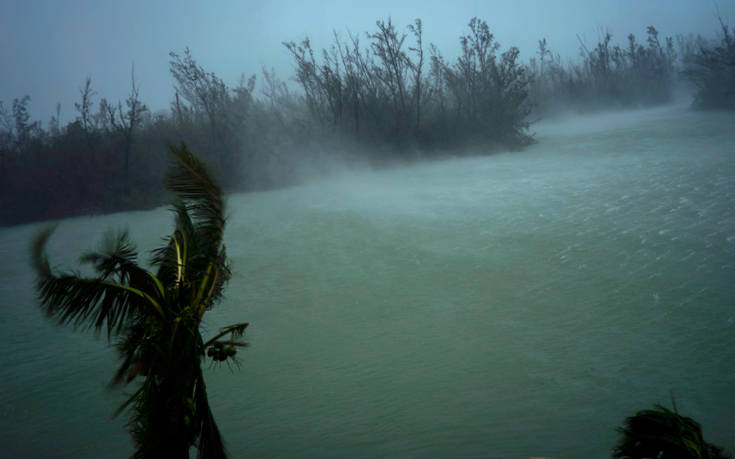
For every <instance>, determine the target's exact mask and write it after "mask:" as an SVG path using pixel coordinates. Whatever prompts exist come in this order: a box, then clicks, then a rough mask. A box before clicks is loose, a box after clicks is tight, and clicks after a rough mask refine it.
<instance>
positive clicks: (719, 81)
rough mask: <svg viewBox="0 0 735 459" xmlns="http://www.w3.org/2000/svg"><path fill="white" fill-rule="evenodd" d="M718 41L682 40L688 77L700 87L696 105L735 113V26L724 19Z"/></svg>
mask: <svg viewBox="0 0 735 459" xmlns="http://www.w3.org/2000/svg"><path fill="white" fill-rule="evenodd" d="M720 28H721V35H720V38H719V39H718V40H706V39H704V38H702V37H696V38H693V39H689V40H682V51H683V52H682V54H683V56H682V60H683V65H684V71H683V73H684V75H685V76H686V78H687V80H689V81H691V82H692V83H693V84H694V86H695V87H696V93H695V96H694V105H695V106H696V107H698V108H702V109H727V110H735V27H732V28H728V25H727V24H725V22H724V21H722V19H720Z"/></svg>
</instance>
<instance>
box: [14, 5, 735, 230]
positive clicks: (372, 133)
mask: <svg viewBox="0 0 735 459" xmlns="http://www.w3.org/2000/svg"><path fill="white" fill-rule="evenodd" d="M722 31H723V36H722V37H721V39H720V40H719V41H712V40H705V39H703V38H701V37H697V38H688V39H683V38H682V39H680V40H679V43H678V45H679V46H678V47H679V50H680V51H679V53H677V52H676V49H675V47H674V44H673V41H672V39H671V38H661V37H660V36H659V33H658V31H657V30H656V29H655V28H653V27H649V28H648V30H647V32H646V39H645V40H644V41H642V42H641V41H639V40H638V39H636V37H635V36H633V35H632V34H631V35H629V36H628V39H627V42H626V43H625V44H624V45H617V44H614V42H613V37H612V36H611V35H610V34H608V33H605V34H602V36H601V37H600V39H599V41H598V43H597V44H596V45H594V46H588V45H587V44H585V43H584V42H583V41H582V40H580V45H581V47H580V52H581V58H580V59H579V60H578V61H576V62H570V63H567V64H563V63H562V61H561V58H560V56H559V55H555V54H553V52H552V50H551V48H550V46H549V44H548V43H547V41H546V40H545V39H544V40H541V41H540V42H539V49H538V52H537V53H536V54H537V55H536V56H535V57H534V58H532V59H530V61H529V62H528V63H523V62H521V60H520V52H519V50H518V49H517V48H515V47H508V48H501V46H500V44H499V43H498V42H497V40H496V38H495V36H494V35H493V34H492V33H491V31H490V29H489V27H488V25H487V23H486V22H485V21H481V20H479V19H477V18H473V19H472V20H471V21H470V22H469V25H468V29H467V31H466V33H465V34H464V35H462V36H461V37H460V38H459V45H460V47H459V53H458V57H457V58H456V59H454V60H453V61H449V60H447V59H445V58H444V57H443V56H442V54H441V53H440V51H439V50H438V49H437V47H436V46H434V45H433V44H427V43H426V42H425V41H424V29H423V25H422V23H421V21H420V20H416V21H415V22H414V23H413V24H410V25H409V26H408V27H406V28H405V29H401V28H398V27H396V26H395V25H394V24H393V23H392V22H391V21H390V20H388V21H387V22H386V21H378V22H377V23H376V28H375V30H373V31H372V32H369V33H366V34H364V35H359V34H352V33H347V36H346V37H341V36H340V35H338V34H337V33H335V34H334V39H333V42H332V44H331V45H330V46H329V47H328V48H326V49H322V50H316V49H313V47H312V45H311V42H310V41H309V39H308V38H305V39H303V40H301V41H298V42H294V41H291V42H286V43H284V45H285V50H286V52H288V53H290V55H291V56H292V58H293V63H294V69H295V76H294V77H293V78H291V81H290V83H287V82H285V81H283V80H281V79H279V77H278V76H277V75H276V74H275V72H273V71H268V70H265V69H264V70H263V72H262V75H261V77H260V78H259V79H258V80H259V83H258V85H257V86H258V89H256V77H255V76H254V75H253V76H251V77H249V78H246V77H244V76H243V78H242V79H241V80H240V81H239V83H238V84H237V85H236V86H234V87H232V86H229V85H227V84H226V83H225V82H224V81H223V80H222V79H221V78H220V77H218V76H217V75H216V74H214V73H213V72H208V71H206V70H205V69H203V68H202V67H201V66H200V65H199V64H198V63H197V61H196V60H195V59H194V57H193V56H192V55H191V53H190V52H189V50H188V49H186V50H185V51H184V52H183V53H181V54H179V53H175V52H172V53H171V54H170V62H169V64H170V66H169V68H170V72H171V75H172V77H173V84H174V88H175V97H174V100H173V101H172V102H171V107H170V110H168V111H165V112H157V113H152V112H151V110H149V109H148V107H146V105H145V104H144V103H143V101H141V99H140V96H139V86H138V83H137V81H136V79H135V75H134V73H133V72H131V87H130V92H129V95H128V97H127V98H126V99H125V101H123V102H118V103H113V102H111V101H108V100H106V99H105V98H99V99H98V98H97V94H96V92H95V91H94V89H93V85H92V81H91V78H87V79H86V81H85V83H84V85H83V86H82V87H81V88H80V95H79V102H78V103H76V104H75V107H74V108H75V111H76V119H75V120H74V121H72V122H70V123H68V124H66V125H64V126H62V125H61V123H60V121H59V120H60V107H58V106H57V110H56V114H55V115H54V116H52V117H51V119H50V121H49V122H48V123H47V125H46V127H45V128H44V127H43V126H42V124H41V122H39V121H31V120H30V116H29V114H28V108H29V104H30V97H29V96H25V97H22V98H20V99H15V100H13V101H12V103H11V104H9V105H8V106H5V105H3V104H2V102H1V101H0V225H8V224H15V223H21V222H26V221H33V220H44V219H53V218H60V217H64V216H69V215H75V214H81V213H99V212H111V211H117V210H127V209H136V208H145V207H151V206H154V205H160V204H161V203H163V202H165V200H166V199H167V196H166V195H165V193H164V192H163V190H162V189H161V187H160V180H161V177H162V176H163V175H164V172H165V168H166V160H165V149H166V144H167V142H168V141H169V140H172V139H183V140H185V141H186V142H187V143H188V144H189V145H191V147H192V148H193V149H194V150H195V151H197V152H198V153H199V155H200V157H201V158H202V160H203V161H205V162H206V163H207V164H210V165H211V166H212V168H213V173H214V174H215V176H216V177H217V178H218V180H219V181H220V183H222V185H223V187H224V189H225V190H226V191H249V190H258V189H266V188H273V187H279V186H287V185H290V184H294V183H298V182H300V181H302V180H304V179H305V178H308V176H309V175H310V174H311V173H319V172H320V171H321V170H325V169H328V168H329V165H330V164H331V161H330V158H335V157H339V158H342V159H345V158H346V157H347V155H348V154H349V155H350V156H349V158H351V159H355V158H357V159H360V160H361V161H364V162H368V163H373V164H383V163H388V162H394V161H399V162H400V161H411V160H415V159H419V158H428V157H436V156H441V155H445V154H446V153H447V152H451V153H452V154H461V153H462V152H470V151H474V152H477V151H492V150H494V149H498V148H504V149H518V148H522V147H523V146H525V145H528V144H529V143H531V142H532V141H533V139H532V136H531V135H529V131H528V128H529V120H530V119H535V118H537V117H539V116H544V115H546V114H549V113H552V112H554V111H555V110H557V109H560V108H563V109H568V108H571V109H574V110H577V111H580V110H594V109H604V108H616V107H636V106H647V105H655V104H661V103H666V102H668V101H670V99H671V97H672V92H673V90H674V87H675V85H676V83H677V81H678V79H679V77H680V76H682V75H683V76H684V77H685V78H686V79H687V80H688V81H690V82H691V83H692V84H694V85H695V86H696V91H697V92H696V98H695V105H696V106H698V107H702V108H712V107H722V108H734V107H735V93H734V92H733V88H735V84H734V83H733V82H734V81H735V70H734V69H735V66H734V65H733V63H734V62H735V40H734V39H733V33H732V32H731V31H730V30H729V29H728V28H727V26H726V25H725V24H722ZM677 54H678V55H677ZM294 86H295V87H294ZM346 152H349V153H346Z"/></svg>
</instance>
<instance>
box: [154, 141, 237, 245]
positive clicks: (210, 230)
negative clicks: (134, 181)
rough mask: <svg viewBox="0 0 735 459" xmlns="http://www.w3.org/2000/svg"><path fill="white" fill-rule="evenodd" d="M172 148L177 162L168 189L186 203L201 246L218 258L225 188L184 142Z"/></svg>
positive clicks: (169, 175) (166, 182)
mask: <svg viewBox="0 0 735 459" xmlns="http://www.w3.org/2000/svg"><path fill="white" fill-rule="evenodd" d="M169 150H170V151H171V153H172V155H173V157H174V162H173V163H172V164H171V167H170V168H169V172H168V175H167V176H166V180H165V184H166V188H168V189H169V190H171V191H172V192H174V193H175V194H176V196H178V198H179V199H180V200H181V201H183V202H184V203H185V206H186V214H187V215H189V216H191V221H192V224H193V228H194V231H195V232H196V233H197V235H198V239H199V241H200V243H202V248H208V249H209V250H208V251H207V254H208V255H209V256H210V257H215V256H216V254H217V251H218V250H219V245H220V243H221V242H222V233H223V231H224V226H225V217H224V211H225V203H224V199H223V196H222V190H221V189H220V187H219V185H218V184H217V183H216V182H215V181H214V179H213V178H212V175H211V174H210V173H209V171H208V170H207V167H206V166H205V165H204V163H202V162H201V161H200V160H199V159H198V158H197V157H196V156H195V155H194V153H192V152H191V151H190V150H189V149H188V148H187V146H186V144H185V143H184V142H181V144H180V145H179V146H175V145H173V144H169Z"/></svg>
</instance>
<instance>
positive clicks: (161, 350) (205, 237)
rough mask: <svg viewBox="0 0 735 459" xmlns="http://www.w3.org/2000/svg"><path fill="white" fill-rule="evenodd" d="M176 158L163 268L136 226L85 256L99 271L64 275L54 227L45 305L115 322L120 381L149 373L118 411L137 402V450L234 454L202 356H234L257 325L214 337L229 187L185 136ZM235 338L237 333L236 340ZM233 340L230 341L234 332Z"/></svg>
mask: <svg viewBox="0 0 735 459" xmlns="http://www.w3.org/2000/svg"><path fill="white" fill-rule="evenodd" d="M169 149H170V151H171V153H172V154H173V158H174V162H173V164H172V166H171V168H170V170H169V173H168V176H167V177H166V182H165V183H166V187H167V188H168V189H169V190H171V191H172V192H174V193H175V194H176V195H177V196H178V199H177V200H176V201H175V202H174V204H173V209H172V210H173V212H174V214H175V217H176V219H175V220H176V228H175V229H174V232H173V234H172V235H171V236H170V237H169V238H168V240H167V242H166V244H165V245H164V246H163V247H161V248H159V249H156V250H154V251H153V259H152V264H153V265H154V266H156V267H157V268H158V271H157V273H156V274H153V273H152V272H150V271H148V270H146V269H144V268H142V267H141V266H140V265H139V264H138V263H137V260H136V258H137V253H136V249H135V246H134V245H133V244H132V242H131V241H130V239H129V238H128V235H127V233H126V232H122V233H120V234H118V235H116V236H108V237H107V238H106V240H105V241H104V242H103V245H102V247H101V249H100V250H99V251H96V252H90V253H87V254H85V255H83V256H82V257H81V262H84V263H90V264H92V265H93V267H94V269H95V271H96V273H97V276H96V277H91V278H85V277H81V276H80V275H78V274H71V273H62V274H56V273H54V272H53V270H52V269H51V267H50V265H49V261H48V257H47V256H46V254H45V250H44V247H45V245H46V242H47V241H48V239H49V237H50V236H51V234H52V232H53V230H54V228H53V227H50V228H47V229H45V230H43V231H41V232H40V233H39V234H38V236H37V237H36V239H35V241H34V244H33V253H32V263H33V267H34V269H35V271H36V273H37V275H38V279H37V284H36V285H37V289H38V292H39V297H40V300H41V307H42V308H43V310H44V312H45V313H46V314H47V315H48V316H50V317H52V318H54V319H56V320H57V321H58V322H59V323H61V324H66V323H71V324H74V325H81V326H86V327H88V328H94V329H95V330H98V331H99V330H102V329H106V331H107V337H108V340H109V339H112V337H113V336H115V337H118V342H117V347H118V351H119V353H120V357H121V360H122V363H121V364H120V367H119V368H118V370H117V372H116V373H115V375H114V377H113V380H112V382H111V385H112V386H116V385H120V384H122V383H129V382H131V381H133V380H134V379H135V378H136V376H140V377H141V378H142V382H141V383H140V387H139V388H138V389H137V390H136V391H135V393H134V394H133V395H132V396H131V397H130V398H129V399H128V400H127V401H126V402H125V403H124V404H123V405H122V406H121V407H120V408H119V409H118V412H117V413H120V412H121V411H123V410H125V409H128V408H132V416H131V418H130V422H129V424H128V428H129V430H130V432H131V434H132V436H133V440H134V442H135V446H136V452H135V454H134V457H188V456H189V449H190V448H191V447H192V446H195V447H197V449H198V457H200V458H220V457H225V449H224V444H223V441H222V438H221V436H220V433H219V430H218V428H217V425H216V424H215V422H214V418H213V416H212V412H211V410H210V408H209V403H208V400H207V392H206V388H205V384H204V378H203V375H202V369H201V362H202V360H203V359H204V358H205V356H208V357H211V358H212V359H213V360H215V361H219V362H221V361H225V360H227V359H231V358H234V355H235V353H236V351H235V346H244V344H243V343H241V342H239V341H237V339H238V338H239V337H241V336H242V334H243V332H244V330H245V327H247V325H248V324H247V323H238V324H235V325H231V326H229V327H225V328H223V329H222V330H221V331H220V333H218V334H217V335H216V336H214V337H213V338H211V339H210V340H208V341H206V342H205V341H204V340H203V339H202V336H201V333H200V326H201V323H202V318H203V316H204V313H205V312H206V311H207V310H209V309H210V308H212V306H214V304H215V303H216V302H217V301H218V300H219V299H220V298H221V297H222V289H223V287H224V284H225V282H227V280H228V279H229V278H230V270H229V267H228V265H227V257H226V253H225V247H224V245H223V243H222V234H223V229H224V226H225V218H224V214H223V213H224V201H223V198H222V191H221V190H220V188H219V186H218V185H217V184H216V183H215V182H214V180H213V179H212V178H211V176H210V174H209V173H208V171H207V169H206V167H205V166H204V165H203V164H202V163H201V162H200V161H199V160H198V159H197V158H196V156H195V155H194V154H193V153H192V152H191V151H189V149H188V148H187V147H186V145H185V144H184V143H183V142H182V143H181V145H180V146H173V145H170V146H169ZM228 335H229V337H227V336H228ZM226 337H227V338H226Z"/></svg>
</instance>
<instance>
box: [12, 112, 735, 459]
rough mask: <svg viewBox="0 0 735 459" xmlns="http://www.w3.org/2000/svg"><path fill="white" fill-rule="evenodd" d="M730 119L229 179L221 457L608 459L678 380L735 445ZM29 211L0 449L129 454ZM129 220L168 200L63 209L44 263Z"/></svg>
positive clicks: (640, 125)
mask: <svg viewBox="0 0 735 459" xmlns="http://www.w3.org/2000/svg"><path fill="white" fill-rule="evenodd" d="M733 127H735V115H733V114H726V113H706V114H705V113H696V112H689V111H688V110H686V109H684V108H682V107H667V108H664V109H657V110H649V111H638V112H629V113H621V114H613V115H599V116H594V117H585V118H581V119H568V120H564V121H556V122H546V123H541V124H539V125H537V126H536V131H537V138H538V140H539V142H538V144H536V145H534V146H532V147H530V148H528V149H527V150H525V151H523V152H516V153H501V154H497V155H493V156H485V157H482V156H481V157H472V158H464V159H449V160H446V161H440V162H433V163H425V164H422V165H417V166H411V167H403V168H395V169H391V170H384V171H378V172H370V171H357V172H356V171H352V172H349V173H345V174H342V175H339V176H337V177H334V178H332V179H329V180H323V181H319V182H314V183H311V184H307V185H303V186H300V187H295V188H290V189H286V190H279V191H272V192H265V193H252V194H247V195H234V196H231V197H230V200H229V213H230V217H229V226H228V229H227V232H226V243H227V246H228V251H229V253H230V255H231V259H232V265H233V277H232V280H231V282H230V284H229V286H228V289H227V298H226V299H225V301H224V302H223V303H222V304H221V305H220V307H219V308H218V309H216V310H213V311H212V312H211V314H210V316H209V318H208V322H207V325H208V328H209V330H211V331H214V330H216V329H217V327H219V326H220V325H224V324H226V323H229V322H232V321H240V320H246V321H249V322H250V323H251V327H250V328H249V329H248V334H247V338H248V341H249V342H250V344H251V347H250V348H248V349H247V350H246V351H244V352H243V353H241V356H242V358H241V367H240V369H239V370H237V369H234V371H230V370H229V369H228V368H227V367H217V368H214V367H213V368H210V369H209V370H208V374H207V378H208V388H209V392H210V397H211V400H212V403H213V407H214V412H215V416H216V418H217V420H218V422H219V424H220V427H221V430H222V431H223V434H224V436H225V439H226V440H227V444H228V447H229V450H230V452H231V453H232V456H233V457H245V456H255V457H261V456H263V457H270V456H281V457H305V456H309V457H320V456H359V457H375V456H396V457H411V456H429V457H493V456H524V455H525V456H529V455H547V456H557V457H565V458H597V457H609V455H610V453H609V451H610V448H611V447H612V445H613V443H614V442H615V438H616V433H615V428H616V427H617V426H618V425H620V423H621V422H622V420H623V419H624V418H625V417H626V416H628V415H630V414H632V413H633V412H634V411H636V410H638V409H642V408H646V407H648V406H650V405H651V404H653V403H655V402H661V403H664V404H669V403H670V402H669V399H670V395H669V394H670V392H671V391H673V392H674V393H675V395H676V399H677V404H678V407H679V410H680V412H682V413H683V414H686V415H689V416H692V417H694V418H695V419H697V420H698V421H700V422H701V423H702V425H703V429H704V433H705V438H706V439H707V440H708V441H711V442H714V443H718V444H720V445H723V446H725V447H726V448H727V449H728V450H730V451H731V452H735V435H734V431H733V428H732V425H733V423H732V419H735V394H734V392H733V390H732V388H733V387H735V369H733V362H735V348H734V347H733V343H734V342H735V323H733V322H734V321H735V205H733V202H735V201H734V198H735V130H734V129H733ZM40 226H41V225H27V226H19V227H12V228H3V229H0V257H2V260H3V262H2V264H0V280H2V282H0V298H2V304H3V309H4V320H3V321H2V322H1V323H0V333H1V336H2V337H3V338H4V340H5V341H6V343H8V344H7V345H6V348H5V352H4V353H3V354H2V356H1V357H0V363H1V365H0V407H1V408H2V414H3V416H2V417H0V445H2V446H1V448H3V455H7V456H8V457H38V456H44V457H47V458H55V457H90V458H91V457H125V456H126V455H128V454H130V452H131V451H132V447H131V445H130V442H129V440H128V437H127V434H126V433H125V431H124V429H123V425H124V422H125V420H124V418H120V419H111V414H112V413H113V411H114V410H115V408H116V407H117V405H118V404H119V403H120V402H121V401H122V400H123V398H124V394H122V393H120V392H119V391H108V390H106V388H105V386H106V384H107V382H109V379H110V377H111V375H112V372H113V368H114V367H115V361H114V358H115V354H114V352H113V350H112V349H111V348H110V347H109V346H108V345H107V344H106V343H105V341H104V339H102V338H100V339H95V338H94V335H93V334H92V333H86V332H85V333H78V332H77V333H75V332H74V331H72V330H71V329H67V328H61V327H55V326H53V325H52V324H50V323H49V322H48V321H47V320H46V319H45V318H44V317H43V316H42V314H41V313H40V312H39V310H38V308H37V307H36V306H35V302H34V297H33V292H32V276H31V274H30V269H29V267H28V261H27V258H28V243H29V240H30V238H31V237H32V235H33V234H34V232H35V231H36V230H37V229H38V228H39V227H40ZM122 226H128V227H129V228H130V230H131V233H132V236H133V238H134V239H135V240H136V241H138V242H139V248H140V249H141V252H143V253H144V252H145V251H147V250H149V249H151V248H153V247H155V246H156V245H157V244H159V242H160V237H162V236H164V235H166V234H168V233H169V232H170V229H171V219H170V217H169V215H168V213H167V212H166V210H165V209H163V208H161V209H156V210H153V211H147V212H134V213H123V214H114V215H107V216H98V217H84V218H75V219H68V220H65V221H63V222H62V224H61V226H60V227H59V229H58V230H57V232H56V234H55V235H54V238H53V239H52V241H51V243H50V246H49V250H50V253H51V255H52V257H51V258H52V264H58V265H60V266H67V267H72V266H74V265H75V260H76V257H77V256H78V254H79V253H81V252H82V251H83V250H84V249H86V248H89V247H91V246H93V245H94V244H95V243H96V241H97V240H99V238H100V236H101V235H102V234H103V232H104V230H105V229H106V228H108V227H113V228H115V227H122Z"/></svg>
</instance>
